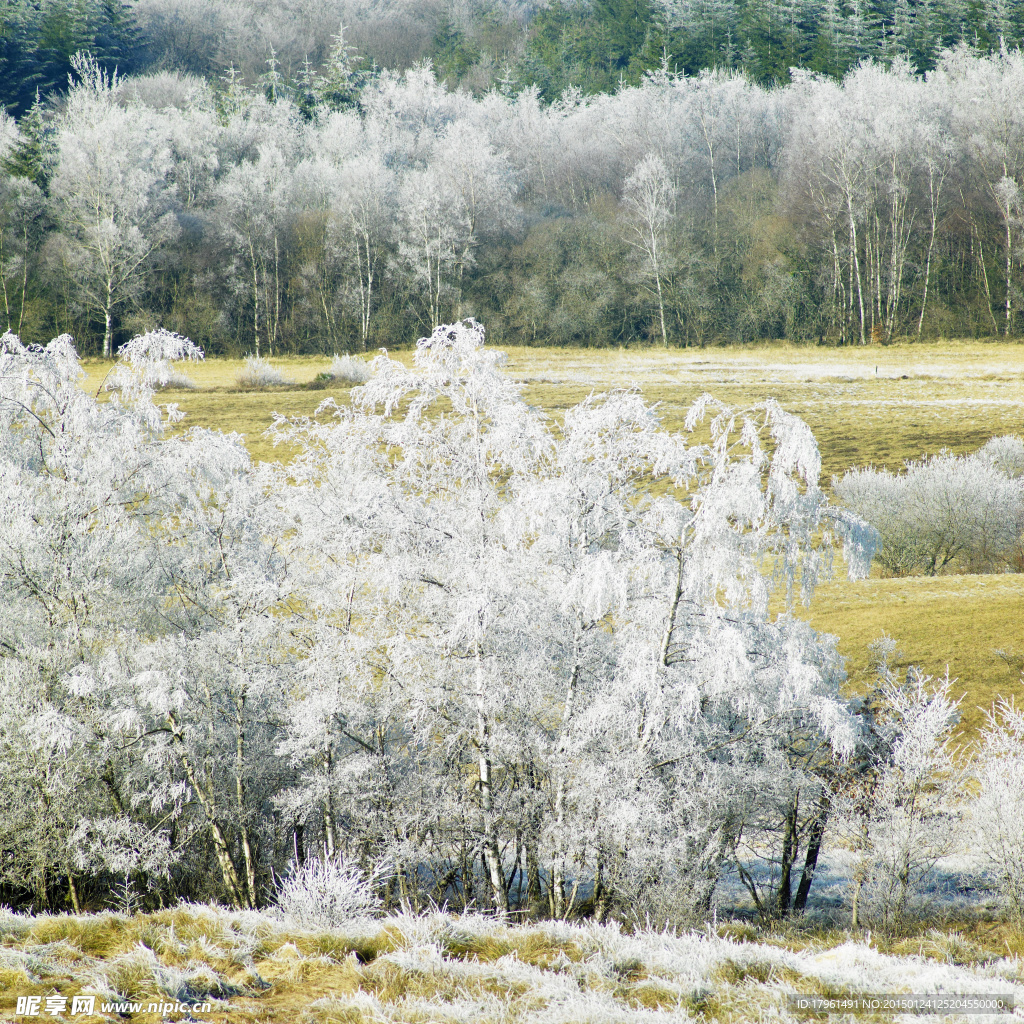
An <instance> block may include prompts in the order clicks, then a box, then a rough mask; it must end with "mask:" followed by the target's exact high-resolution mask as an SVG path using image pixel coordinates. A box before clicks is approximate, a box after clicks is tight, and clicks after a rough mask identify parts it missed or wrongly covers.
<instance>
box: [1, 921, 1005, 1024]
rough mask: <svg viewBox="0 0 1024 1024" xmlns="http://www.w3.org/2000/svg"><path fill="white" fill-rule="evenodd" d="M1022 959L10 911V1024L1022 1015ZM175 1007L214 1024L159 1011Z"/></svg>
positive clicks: (739, 934) (926, 941) (706, 937)
mask: <svg viewBox="0 0 1024 1024" xmlns="http://www.w3.org/2000/svg"><path fill="white" fill-rule="evenodd" d="M758 939H759V940H760V941H757V940H758ZM1021 951H1022V944H1021V936H1020V933H1019V932H1016V931H1014V930H1011V929H1007V928H1005V927H1003V926H1000V927H991V926H983V927H982V928H981V929H970V930H968V929H965V930H963V931H954V932H951V933H942V932H939V931H933V930H928V931H925V930H922V932H921V933H920V934H915V935H912V936H910V937H906V938H904V939H902V940H901V941H900V942H894V941H889V942H884V941H882V942H880V941H879V939H878V938H873V937H872V936H871V935H870V934H868V935H867V936H858V937H856V938H855V937H852V936H850V935H849V934H845V933H843V932H841V931H828V930H820V929H816V930H814V931H811V932H808V933H805V934H800V933H798V932H795V931H791V932H788V933H787V932H784V933H782V934H776V935H771V936H762V935H758V934H757V933H756V932H755V931H754V930H753V929H750V928H747V927H745V926H743V925H736V924H728V925H725V926H723V927H720V928H718V929H717V930H715V929H711V928H708V929H707V930H706V931H704V932H701V933H693V932H690V933H682V934H672V933H665V932H650V931H640V932H637V933H634V934H625V933H624V932H622V931H620V930H619V929H618V928H617V927H616V926H614V925H612V926H602V925H593V924H583V925H574V924H562V923H559V922H548V923H546V924H537V925H526V926H512V927H510V926H509V925H507V924H505V923H503V922H501V921H496V920H495V919H494V918H485V917H473V916H466V917H455V916H452V915H447V914H441V913H435V914H432V915H427V916H423V917H411V916H404V915H402V916H393V917H389V918H383V919H377V920H363V921H352V922H349V923H347V924H346V925H344V926H343V927H341V928H338V929H337V930H334V931H331V932H325V933H316V932H310V931H302V930H299V929H296V928H292V927H289V926H288V925H287V924H285V923H284V922H281V921H278V920H275V919H273V918H272V917H270V916H268V915H261V914H257V913H231V912H228V911H223V910H218V909H215V908H212V907H200V906H180V907H177V908H174V909H172V910H164V911H160V912H158V913H154V914H139V915H136V916H134V917H130V918H128V917H124V916H121V915H117V914H109V913H107V914H98V915H89V916H78V917H75V916H70V915H69V916H61V917H50V916H46V915H43V916H40V917H35V918H33V917H21V916H19V915H16V914H11V913H9V912H5V911H3V910H0V1020H14V1019H16V1018H15V1016H14V1010H15V1006H16V1003H15V995H16V994H17V995H21V996H37V997H38V998H39V999H40V1001H41V1002H43V1005H44V1007H45V1000H46V999H47V997H53V996H56V997H57V998H58V1000H59V999H61V998H64V999H66V1000H67V1006H68V1007H69V1008H70V1007H72V1006H73V1005H74V1004H73V1002H72V1000H73V999H74V997H75V996H76V995H77V996H89V995H92V996H93V997H94V998H95V1008H96V1010H102V1008H103V1004H104V1003H106V1004H107V1006H108V1010H107V1012H106V1013H99V1012H97V1013H89V1014H85V1013H79V1014H74V1015H72V1016H71V1017H70V1019H72V1020H75V1021H77V1022H80V1024H98V1022H99V1021H103V1020H116V1019H119V1017H120V1018H125V1017H128V1016H130V1019H131V1020H133V1021H139V1022H146V1024H150V1022H153V1024H155V1022H157V1021H167V1020H181V1021H209V1022H217V1024H261V1022H281V1024H362V1022H366V1024H370V1022H372V1024H384V1022H401V1024H414V1022H422V1024H528V1022H536V1024H588V1022H589V1024H620V1022H621V1024H660V1022H664V1024H670V1022H678V1021H687V1020H696V1021H712V1020H713V1021H719V1022H722V1024H741V1022H743V1024H746V1022H750V1021H766V1022H767V1021H775V1022H780V1024H781V1022H785V1021H796V1020H798V1019H814V1018H806V1017H802V1016H799V1017H798V1016H796V1015H794V1014H793V1013H792V1011H791V1010H789V1008H788V1007H787V995H788V994H789V993H799V994H803V995H819V996H820V995H829V996H842V995H849V994H857V993H883V992H889V993H898V992H914V993H935V992H943V993H998V994H1000V995H1002V996H1015V997H1016V1002H1017V1005H1020V1003H1021V1000H1022V998H1024V983H1022V982H1024V978H1022V975H1021V963H1022V961H1021V960H1020V958H1019V957H1020V953H1021ZM178 1002H189V1003H192V1004H194V1003H206V1004H209V1009H205V1010H202V1011H199V1012H197V1013H196V1014H195V1015H189V1014H186V1015H185V1016H182V1015H181V1013H180V1011H179V1012H174V1011H172V1012H171V1013H170V1014H168V1013H167V1012H161V1011H160V1010H159V1009H156V1010H153V1011H150V1009H149V1006H150V1004H154V1005H155V1006H156V1007H160V1006H161V1005H166V1004H168V1003H170V1004H172V1005H173V1004H175V1003H178ZM110 1003H121V1004H122V1005H123V1004H124V1003H136V1004H138V1006H139V1009H137V1010H134V1009H133V1010H127V1009H126V1010H122V1011H121V1012H120V1013H118V1011H117V1010H114V1009H112V1008H111V1007H110V1006H109V1004H110ZM7 1014H10V1016H7ZM43 1014H44V1015H46V1010H45V1009H43ZM17 1019H18V1020H25V1019H28V1018H26V1017H18V1018H17ZM43 1019H50V1020H53V1019H69V1018H68V1017H65V1016H62V1017H60V1018H55V1017H53V1016H48V1015H46V1016H44V1017H43ZM822 1019H823V1018H822ZM849 1019H851V1020H852V1019H854V1018H852V1017H851V1018H849ZM856 1019H857V1020H871V1021H880V1020H892V1019H893V1018H892V1017H891V1016H890V1015H888V1014H883V1015H877V1014H872V1015H869V1016H858V1017H857V1018H856ZM899 1019H901V1020H903V1019H907V1018H904V1017H901V1018H899ZM930 1019H932V1020H949V1019H950V1018H949V1017H946V1016H942V1017H932V1018H930ZM954 1019H957V1020H965V1019H967V1018H964V1017H957V1018H954ZM970 1019H973V1020H996V1019H1006V1018H997V1017H993V1016H987V1017H984V1018H979V1017H973V1018H970Z"/></svg>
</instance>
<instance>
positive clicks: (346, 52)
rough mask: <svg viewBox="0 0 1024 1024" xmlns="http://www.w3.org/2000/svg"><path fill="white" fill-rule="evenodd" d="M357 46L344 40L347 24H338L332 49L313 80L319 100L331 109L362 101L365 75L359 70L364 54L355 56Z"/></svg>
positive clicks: (344, 108)
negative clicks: (360, 93)
mask: <svg viewBox="0 0 1024 1024" xmlns="http://www.w3.org/2000/svg"><path fill="white" fill-rule="evenodd" d="M354 52H355V47H354V46H349V45H348V43H346V42H345V26H344V24H342V25H340V26H339V27H338V34H337V35H336V36H334V38H333V40H332V44H331V52H330V53H329V54H328V55H327V61H326V62H325V64H324V67H323V71H322V72H321V74H320V76H319V77H318V78H317V79H316V81H315V82H314V83H313V90H312V91H313V95H314V96H315V97H316V100H317V102H318V103H322V104H323V105H324V106H327V107H330V109H331V110H347V109H348V108H349V107H354V106H355V105H356V104H357V103H358V102H359V92H360V90H361V89H362V87H363V85H364V76H363V74H362V73H361V72H360V71H359V70H358V65H359V63H360V61H361V60H362V58H361V57H356V56H354Z"/></svg>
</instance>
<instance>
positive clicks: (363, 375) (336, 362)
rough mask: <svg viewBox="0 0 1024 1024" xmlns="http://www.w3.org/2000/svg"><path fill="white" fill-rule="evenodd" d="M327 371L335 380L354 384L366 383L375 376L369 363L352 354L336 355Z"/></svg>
mask: <svg viewBox="0 0 1024 1024" xmlns="http://www.w3.org/2000/svg"><path fill="white" fill-rule="evenodd" d="M327 372H328V374H330V376H331V378H332V379H334V380H341V381H348V382H350V383H352V384H365V383H366V382H367V381H368V380H369V379H370V377H372V376H373V371H372V370H371V369H370V365H369V363H367V362H365V361H364V360H362V359H356V358H354V357H353V356H350V355H344V356H335V357H334V359H333V360H331V365H330V368H329V369H328V371H327Z"/></svg>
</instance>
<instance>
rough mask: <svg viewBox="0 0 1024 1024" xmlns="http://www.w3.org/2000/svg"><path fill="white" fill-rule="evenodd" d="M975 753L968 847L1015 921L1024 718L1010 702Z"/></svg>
mask: <svg viewBox="0 0 1024 1024" xmlns="http://www.w3.org/2000/svg"><path fill="white" fill-rule="evenodd" d="M975 753H976V759H975V763H974V765H973V769H972V775H973V776H974V778H975V780H976V782H977V786H978V793H977V796H976V798H975V799H973V800H972V801H971V806H970V819H969V822H968V828H969V829H971V831H972V836H973V840H974V842H973V844H972V845H973V846H974V848H975V849H976V850H977V851H978V852H979V853H980V855H981V857H982V858H983V859H984V861H985V862H986V864H987V865H988V866H989V867H990V868H991V869H993V870H994V872H995V874H996V876H997V877H998V878H999V880H1000V883H1001V887H1002V893H1003V895H1004V896H1005V897H1006V898H1007V899H1008V900H1009V902H1010V905H1011V907H1012V909H1013V913H1014V914H1015V915H1016V917H1017V918H1018V920H1019V919H1020V918H1021V917H1022V916H1024V715H1022V713H1021V711H1020V709H1019V708H1018V707H1017V706H1016V705H1015V704H1014V702H1013V701H1012V700H1002V701H999V702H998V703H997V704H996V706H995V708H994V709H993V710H992V711H991V712H990V713H989V715H988V724H987V726H986V728H985V730H984V732H983V733H982V736H981V742H980V744H979V746H978V749H977V750H976V752H975Z"/></svg>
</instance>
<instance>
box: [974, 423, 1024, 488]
mask: <svg viewBox="0 0 1024 1024" xmlns="http://www.w3.org/2000/svg"><path fill="white" fill-rule="evenodd" d="M978 455H979V456H981V457H982V458H984V459H988V460H989V461H990V462H991V463H992V465H993V466H995V467H996V469H998V470H1000V471H1001V472H1003V473H1005V474H1006V475H1007V476H1008V477H1012V478H1013V479H1015V480H1018V479H1020V478H1021V477H1024V438H1021V437H1018V436H1017V435H1016V434H1005V435H1004V436H1003V437H993V438H992V440H991V441H986V442H985V444H983V445H982V446H981V448H979V449H978Z"/></svg>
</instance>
